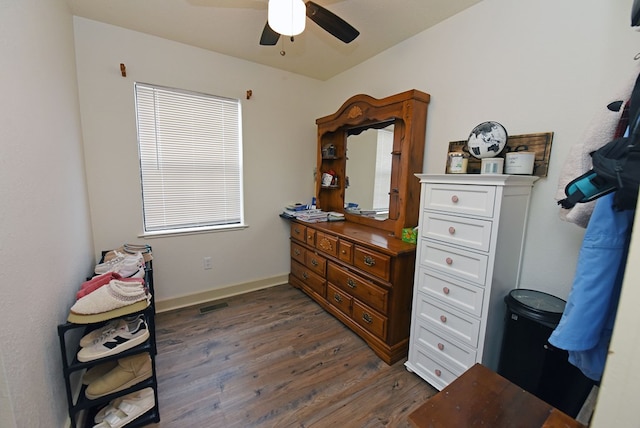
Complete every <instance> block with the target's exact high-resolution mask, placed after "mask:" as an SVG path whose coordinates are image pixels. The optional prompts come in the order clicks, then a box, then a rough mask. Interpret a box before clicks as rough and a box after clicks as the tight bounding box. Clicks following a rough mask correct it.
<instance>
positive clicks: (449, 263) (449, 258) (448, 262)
mask: <svg viewBox="0 0 640 428" xmlns="http://www.w3.org/2000/svg"><path fill="white" fill-rule="evenodd" d="M445 262H447V264H448V265H452V264H453V259H452V258H451V257H447V259H446V260H445Z"/></svg>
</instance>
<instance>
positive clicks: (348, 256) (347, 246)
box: [338, 239, 353, 264]
mask: <svg viewBox="0 0 640 428" xmlns="http://www.w3.org/2000/svg"><path fill="white" fill-rule="evenodd" d="M338 258H339V259H340V260H342V261H343V262H345V263H348V264H352V263H353V244H352V243H351V242H349V241H345V240H343V239H340V240H339V241H338Z"/></svg>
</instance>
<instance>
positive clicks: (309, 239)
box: [304, 227, 318, 247]
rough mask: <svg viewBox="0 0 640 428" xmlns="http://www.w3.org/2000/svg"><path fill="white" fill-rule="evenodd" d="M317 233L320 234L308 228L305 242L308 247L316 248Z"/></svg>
mask: <svg viewBox="0 0 640 428" xmlns="http://www.w3.org/2000/svg"><path fill="white" fill-rule="evenodd" d="M316 233H318V232H317V231H316V230H315V229H312V228H310V227H307V228H306V232H305V238H304V242H306V243H307V245H311V246H312V247H315V246H316Z"/></svg>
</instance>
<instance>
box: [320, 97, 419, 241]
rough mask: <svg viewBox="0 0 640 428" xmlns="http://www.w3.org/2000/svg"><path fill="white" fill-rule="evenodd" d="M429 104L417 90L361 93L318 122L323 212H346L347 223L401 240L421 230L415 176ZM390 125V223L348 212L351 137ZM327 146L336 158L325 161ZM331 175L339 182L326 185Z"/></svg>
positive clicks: (417, 185) (387, 220)
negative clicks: (325, 176) (412, 230)
mask: <svg viewBox="0 0 640 428" xmlns="http://www.w3.org/2000/svg"><path fill="white" fill-rule="evenodd" d="M429 100H430V96H429V94H427V93H424V92H421V91H418V90H416V89H412V90H409V91H405V92H401V93H399V94H396V95H392V96H389V97H386V98H382V99H376V98H373V97H371V96H369V95H365V94H359V95H354V96H353V97H351V98H349V99H348V100H347V101H346V102H345V103H344V104H342V106H341V107H340V108H339V109H338V110H337V111H336V112H335V113H333V114H331V115H328V116H324V117H321V118H319V119H317V120H316V125H317V126H318V147H317V157H318V163H317V170H316V181H315V182H316V191H315V195H316V204H317V206H318V208H320V209H322V210H324V211H337V212H340V213H344V214H345V218H346V220H347V221H351V222H354V223H359V224H364V225H367V226H371V227H374V228H376V229H382V230H386V231H388V232H389V233H390V234H391V235H394V236H396V237H397V238H401V236H402V229H403V228H408V227H416V226H418V217H419V208H418V207H419V203H420V182H419V180H418V179H417V178H416V177H415V176H414V174H417V173H421V172H422V165H423V161H424V159H423V158H424V145H425V144H424V141H425V132H426V126H427V107H428V104H429ZM390 122H393V124H394V134H393V152H392V167H391V188H390V193H389V218H388V219H386V220H376V219H374V218H370V217H364V216H359V215H355V214H350V213H346V212H345V210H344V203H345V201H344V195H345V182H346V180H345V178H346V164H347V136H348V135H352V134H357V133H359V132H362V130H364V129H368V128H376V127H380V124H382V123H385V124H389V123H390ZM328 145H333V146H334V152H333V153H334V155H332V156H330V157H327V156H323V150H322V149H323V147H326V146H328ZM328 170H332V171H333V172H334V173H335V176H336V179H337V183H336V184H335V185H332V186H323V184H322V173H323V172H326V171H328Z"/></svg>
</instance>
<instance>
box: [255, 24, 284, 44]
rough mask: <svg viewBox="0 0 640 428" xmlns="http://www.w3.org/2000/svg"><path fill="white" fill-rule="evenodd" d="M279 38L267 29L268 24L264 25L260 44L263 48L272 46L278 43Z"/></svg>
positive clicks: (269, 28) (278, 35)
mask: <svg viewBox="0 0 640 428" xmlns="http://www.w3.org/2000/svg"><path fill="white" fill-rule="evenodd" d="M279 38H280V34H279V33H276V32H275V31H273V29H272V28H271V27H269V23H268V22H267V23H266V24H264V29H263V30H262V35H261V36H260V44H261V45H263V46H274V45H275V44H276V43H278V39H279Z"/></svg>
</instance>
